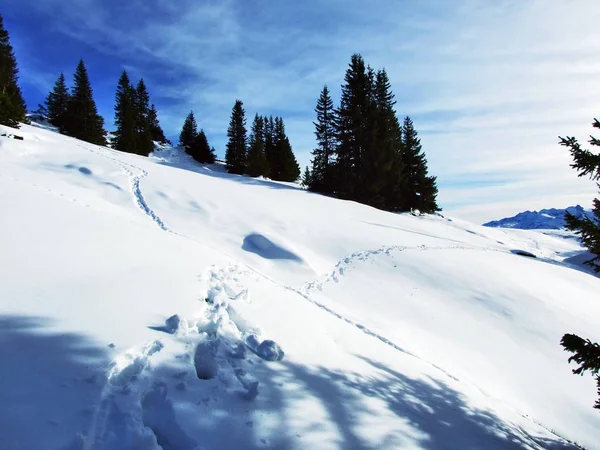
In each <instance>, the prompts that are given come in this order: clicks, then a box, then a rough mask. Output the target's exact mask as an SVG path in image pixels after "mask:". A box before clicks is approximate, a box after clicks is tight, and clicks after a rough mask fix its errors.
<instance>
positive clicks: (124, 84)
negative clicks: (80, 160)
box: [112, 71, 139, 153]
mask: <svg viewBox="0 0 600 450" xmlns="http://www.w3.org/2000/svg"><path fill="white" fill-rule="evenodd" d="M136 119H137V117H136V108H135V90H134V88H133V85H132V84H131V81H130V80H129V76H128V75H127V72H126V71H123V73H122V74H121V77H120V78H119V83H118V85H117V93H116V99H115V125H116V127H117V129H116V131H115V133H114V138H113V140H112V146H113V148H115V149H116V150H120V151H123V152H129V153H139V150H138V140H137V123H136Z"/></svg>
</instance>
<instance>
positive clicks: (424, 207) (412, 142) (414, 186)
mask: <svg viewBox="0 0 600 450" xmlns="http://www.w3.org/2000/svg"><path fill="white" fill-rule="evenodd" d="M402 161H403V162H404V164H405V166H406V181H407V192H406V203H405V207H406V208H407V209H417V210H419V211H421V212H424V213H432V212H435V211H440V208H439V207H438V205H437V192H438V189H437V184H436V177H433V176H428V174H427V159H426V158H425V154H424V153H423V151H422V148H421V140H420V139H419V137H418V136H417V131H416V130H415V128H414V126H413V122H412V120H411V119H410V117H408V116H407V117H406V118H405V119H404V124H403V125H402Z"/></svg>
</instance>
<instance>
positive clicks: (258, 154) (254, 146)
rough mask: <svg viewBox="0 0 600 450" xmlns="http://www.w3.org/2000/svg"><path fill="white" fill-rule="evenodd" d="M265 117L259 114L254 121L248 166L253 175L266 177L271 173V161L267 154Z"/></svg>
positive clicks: (247, 170) (248, 171) (249, 173)
mask: <svg viewBox="0 0 600 450" xmlns="http://www.w3.org/2000/svg"><path fill="white" fill-rule="evenodd" d="M263 120H264V119H263V118H262V117H260V116H259V115H258V114H257V115H256V116H255V117H254V122H252V131H251V133H250V139H249V141H248V168H247V169H246V173H247V174H248V175H250V176H251V177H260V176H263V177H266V176H267V175H268V174H269V162H268V161H267V157H266V155H265V136H264V123H263Z"/></svg>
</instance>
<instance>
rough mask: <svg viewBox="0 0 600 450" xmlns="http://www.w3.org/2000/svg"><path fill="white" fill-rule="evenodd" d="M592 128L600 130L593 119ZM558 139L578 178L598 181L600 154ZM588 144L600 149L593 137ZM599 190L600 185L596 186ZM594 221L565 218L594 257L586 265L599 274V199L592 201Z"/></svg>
mask: <svg viewBox="0 0 600 450" xmlns="http://www.w3.org/2000/svg"><path fill="white" fill-rule="evenodd" d="M592 126H593V127H594V128H600V122H599V121H598V119H594V122H593V123H592ZM559 139H560V145H564V146H565V147H567V148H568V149H569V151H570V152H571V156H572V157H573V164H571V167H573V168H574V169H575V170H577V172H578V175H579V176H580V177H583V176H589V177H590V178H591V179H592V180H594V181H598V180H600V153H597V154H595V153H592V152H591V151H589V150H584V149H582V148H581V144H579V142H577V140H576V139H575V138H573V137H568V136H567V137H566V138H562V137H559ZM589 143H590V144H591V145H593V146H595V147H600V140H599V139H597V138H595V137H593V136H592V137H590V140H589ZM598 187H599V188H600V184H598ZM593 203H594V209H593V214H594V219H593V220H592V219H590V218H587V217H586V218H583V219H578V218H576V217H575V216H573V215H572V214H570V213H567V214H566V216H565V219H566V222H567V228H568V229H570V230H573V231H575V232H576V233H577V234H579V236H580V237H581V241H582V242H583V244H584V245H585V246H586V247H587V248H588V249H589V251H590V252H591V253H593V254H594V255H596V257H595V258H593V259H592V260H591V261H588V262H587V263H586V264H588V265H589V266H591V267H592V268H593V269H594V270H595V271H596V272H600V199H598V198H595V199H594V201H593Z"/></svg>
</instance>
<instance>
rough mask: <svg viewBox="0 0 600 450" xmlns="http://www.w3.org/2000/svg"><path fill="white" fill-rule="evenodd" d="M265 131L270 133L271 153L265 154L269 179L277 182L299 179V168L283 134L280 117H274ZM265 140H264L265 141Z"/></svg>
mask: <svg viewBox="0 0 600 450" xmlns="http://www.w3.org/2000/svg"><path fill="white" fill-rule="evenodd" d="M267 131H268V132H269V133H270V139H269V141H270V143H271V151H270V152H269V153H267V160H268V163H269V168H270V170H269V178H271V179H272V180H277V181H296V180H297V179H298V178H299V177H300V166H299V165H298V162H297V161H296V157H295V156H294V152H293V151H292V145H291V144H290V140H289V139H288V137H287V135H286V134H285V125H284V124H283V119H282V118H281V117H275V119H274V121H273V122H271V118H269V125H268V126H267ZM265 140H266V139H265Z"/></svg>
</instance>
